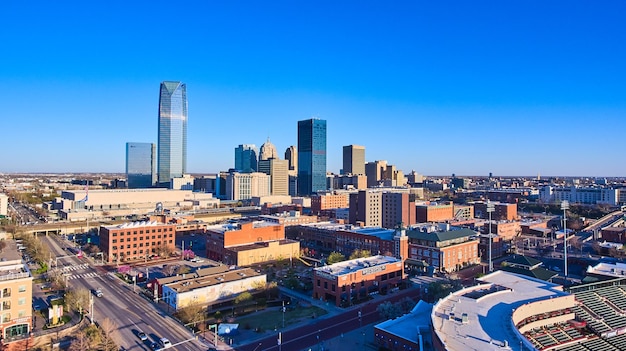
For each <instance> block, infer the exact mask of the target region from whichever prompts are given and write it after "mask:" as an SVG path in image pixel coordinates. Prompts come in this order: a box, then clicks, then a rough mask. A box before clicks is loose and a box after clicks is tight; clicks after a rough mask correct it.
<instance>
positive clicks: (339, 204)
mask: <svg viewBox="0 0 626 351" xmlns="http://www.w3.org/2000/svg"><path fill="white" fill-rule="evenodd" d="M349 197H350V194H349V193H346V192H341V193H337V192H333V193H327V194H320V195H313V196H311V213H313V214H316V215H319V214H320V213H321V212H322V211H325V210H330V209H335V208H347V207H348V202H349Z"/></svg>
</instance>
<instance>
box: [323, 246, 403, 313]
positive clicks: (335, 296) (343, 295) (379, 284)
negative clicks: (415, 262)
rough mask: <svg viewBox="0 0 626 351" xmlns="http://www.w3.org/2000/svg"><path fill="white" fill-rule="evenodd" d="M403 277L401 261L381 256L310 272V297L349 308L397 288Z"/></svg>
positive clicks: (344, 262)
mask: <svg viewBox="0 0 626 351" xmlns="http://www.w3.org/2000/svg"><path fill="white" fill-rule="evenodd" d="M403 276H404V273H403V270H402V260H399V259H397V258H394V257H388V256H380V255H378V256H372V257H367V258H359V259H355V260H349V261H343V262H339V263H335V264H332V265H328V266H323V267H318V268H314V269H313V298H315V299H318V300H324V301H328V302H332V303H334V304H335V305H336V306H349V305H351V304H354V303H358V302H359V301H360V300H363V299H365V298H366V297H367V296H368V295H369V294H375V293H379V292H382V293H386V292H387V291H389V290H390V289H394V288H396V287H398V285H399V284H400V282H401V281H402V279H403Z"/></svg>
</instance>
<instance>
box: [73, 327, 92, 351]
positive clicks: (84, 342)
mask: <svg viewBox="0 0 626 351" xmlns="http://www.w3.org/2000/svg"><path fill="white" fill-rule="evenodd" d="M68 350H69V351H87V350H91V344H90V342H89V338H88V337H87V334H85V332H84V331H82V330H81V331H79V332H78V333H76V337H75V338H74V340H72V343H71V344H70V347H69V349H68Z"/></svg>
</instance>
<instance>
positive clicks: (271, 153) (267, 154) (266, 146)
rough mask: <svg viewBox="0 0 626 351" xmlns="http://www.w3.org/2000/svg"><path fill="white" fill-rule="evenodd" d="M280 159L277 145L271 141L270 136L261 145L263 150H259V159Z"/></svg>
mask: <svg viewBox="0 0 626 351" xmlns="http://www.w3.org/2000/svg"><path fill="white" fill-rule="evenodd" d="M272 158H275V159H278V152H277V151H276V146H274V144H272V143H271V142H270V138H267V141H266V142H264V143H263V145H261V150H260V151H259V161H263V160H269V159H272Z"/></svg>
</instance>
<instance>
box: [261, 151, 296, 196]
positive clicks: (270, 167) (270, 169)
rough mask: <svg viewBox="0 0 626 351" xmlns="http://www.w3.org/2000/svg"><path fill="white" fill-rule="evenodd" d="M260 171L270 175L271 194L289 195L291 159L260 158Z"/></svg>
mask: <svg viewBox="0 0 626 351" xmlns="http://www.w3.org/2000/svg"><path fill="white" fill-rule="evenodd" d="M263 145H265V144H263ZM259 172H261V173H265V174H267V175H269V176H270V194H272V195H289V161H287V160H279V159H277V158H269V159H264V160H259Z"/></svg>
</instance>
